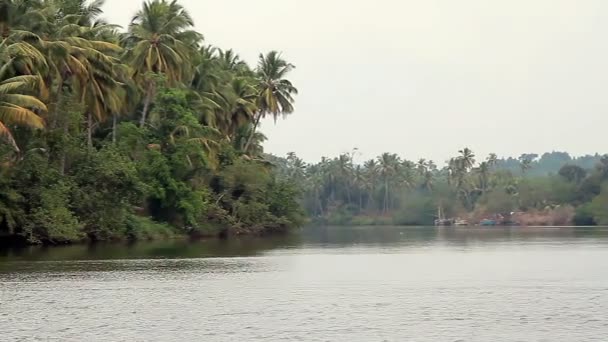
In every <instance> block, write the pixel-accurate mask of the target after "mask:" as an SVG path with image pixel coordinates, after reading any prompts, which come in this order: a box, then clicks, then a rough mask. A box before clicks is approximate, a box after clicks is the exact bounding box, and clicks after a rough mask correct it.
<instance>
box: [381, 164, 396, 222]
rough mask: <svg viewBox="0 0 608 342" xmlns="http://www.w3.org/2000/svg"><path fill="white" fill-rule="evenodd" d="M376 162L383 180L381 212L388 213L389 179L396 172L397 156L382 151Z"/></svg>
mask: <svg viewBox="0 0 608 342" xmlns="http://www.w3.org/2000/svg"><path fill="white" fill-rule="evenodd" d="M378 164H379V170H380V175H381V176H382V179H383V181H384V201H383V212H384V213H388V210H389V207H390V189H389V185H390V181H391V178H392V177H393V176H394V175H395V174H396V173H397V168H398V165H399V157H398V156H397V155H396V154H394V153H383V154H382V155H381V156H379V157H378Z"/></svg>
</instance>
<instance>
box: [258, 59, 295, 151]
mask: <svg viewBox="0 0 608 342" xmlns="http://www.w3.org/2000/svg"><path fill="white" fill-rule="evenodd" d="M293 69H295V66H294V65H293V64H291V63H288V62H287V61H285V60H284V59H283V58H282V57H281V54H280V53H278V52H277V51H271V52H269V53H268V54H266V55H263V54H260V56H259V61H258V67H257V70H256V74H257V79H258V113H257V115H256V118H255V121H254V124H253V130H252V134H253V133H255V131H256V130H257V128H258V125H259V124H260V120H261V119H263V118H265V117H266V116H267V115H272V117H273V118H274V120H275V121H276V120H277V118H278V117H279V116H280V115H287V114H291V113H292V112H293V110H294V107H293V103H294V98H293V95H296V94H297V93H298V89H297V88H296V87H294V86H293V84H292V83H291V82H290V81H289V80H287V79H286V78H285V77H286V76H287V75H288V74H289V73H290V72H291V71H292V70H293ZM252 136H253V135H252ZM249 143H250V142H248V143H247V145H249ZM247 145H246V146H247Z"/></svg>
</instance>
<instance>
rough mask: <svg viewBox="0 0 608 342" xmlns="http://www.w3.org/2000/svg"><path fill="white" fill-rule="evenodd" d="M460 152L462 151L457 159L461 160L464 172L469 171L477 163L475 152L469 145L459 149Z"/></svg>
mask: <svg viewBox="0 0 608 342" xmlns="http://www.w3.org/2000/svg"><path fill="white" fill-rule="evenodd" d="M458 153H460V155H459V156H458V158H457V160H459V161H460V165H459V166H460V167H461V168H462V170H463V171H464V172H468V171H469V170H471V169H472V168H473V165H475V154H474V153H473V151H471V150H470V149H469V148H468V147H465V148H464V149H462V150H459V151H458Z"/></svg>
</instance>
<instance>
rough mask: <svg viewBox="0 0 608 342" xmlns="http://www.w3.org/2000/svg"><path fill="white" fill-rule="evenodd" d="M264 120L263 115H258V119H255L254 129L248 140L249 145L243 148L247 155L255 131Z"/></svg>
mask: <svg viewBox="0 0 608 342" xmlns="http://www.w3.org/2000/svg"><path fill="white" fill-rule="evenodd" d="M261 119H262V113H261V112H260V113H258V116H257V118H255V122H254V123H253V129H252V130H251V134H250V135H249V138H247V143H245V147H244V148H243V152H245V153H247V150H249V145H251V142H252V141H253V136H254V135H255V131H256V130H257V129H258V125H259V124H260V120H261Z"/></svg>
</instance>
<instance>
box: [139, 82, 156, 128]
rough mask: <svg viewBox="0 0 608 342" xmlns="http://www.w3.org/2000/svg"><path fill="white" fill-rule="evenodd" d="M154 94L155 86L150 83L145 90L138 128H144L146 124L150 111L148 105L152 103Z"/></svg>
mask: <svg viewBox="0 0 608 342" xmlns="http://www.w3.org/2000/svg"><path fill="white" fill-rule="evenodd" d="M154 92H155V84H154V82H150V85H149V86H148V89H147V90H146V98H145V99H144V108H143V110H142V111H141V119H140V120H139V127H144V125H145V124H146V119H147V117H148V111H149V110H150V104H151V103H152V98H153V97H154Z"/></svg>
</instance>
